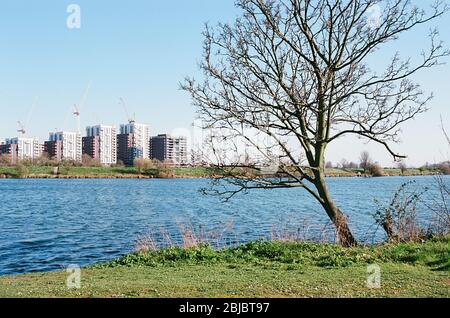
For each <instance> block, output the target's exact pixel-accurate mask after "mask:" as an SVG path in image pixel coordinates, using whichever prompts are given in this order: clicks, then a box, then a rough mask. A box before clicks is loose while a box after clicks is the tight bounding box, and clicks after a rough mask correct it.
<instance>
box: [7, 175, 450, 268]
mask: <svg viewBox="0 0 450 318" xmlns="http://www.w3.org/2000/svg"><path fill="white" fill-rule="evenodd" d="M408 180H416V184H415V186H416V187H418V188H424V187H431V188H432V187H433V185H434V180H433V178H432V177H416V178H403V177H390V178H376V179H365V178H330V179H329V180H328V182H329V186H330V190H331V192H332V193H333V196H334V198H335V200H336V202H337V204H338V205H339V206H340V207H341V208H342V210H343V211H344V212H345V213H346V214H347V215H348V216H349V219H350V224H351V227H352V229H353V231H354V232H355V234H356V236H357V237H358V238H359V239H366V238H367V235H368V233H372V232H373V230H374V227H373V223H374V222H373V218H372V217H371V215H372V214H373V212H374V210H375V204H374V199H375V198H377V199H379V200H382V201H383V200H384V201H386V200H388V198H389V197H391V196H392V192H393V191H395V189H397V188H398V187H399V186H400V185H401V184H402V183H404V182H406V181H408ZM207 182H208V181H207V180H197V179H180V180H44V179H42V180H0V229H1V232H0V274H16V273H24V272H34V271H51V270H58V269H61V268H63V267H66V266H68V265H69V264H79V265H81V266H83V265H87V264H92V263H95V262H98V261H104V260H110V259H113V258H116V257H118V256H120V255H123V254H125V253H128V252H130V251H132V250H133V247H134V244H135V240H136V239H137V238H138V237H140V236H142V235H145V234H148V233H155V234H156V236H155V238H156V239H158V238H159V239H161V240H163V238H164V235H162V236H161V235H160V234H161V233H164V232H167V233H169V234H170V235H171V237H172V240H173V241H174V242H173V243H178V242H179V241H180V227H183V226H190V225H192V227H193V228H194V229H196V230H197V232H200V233H201V232H205V233H209V235H211V236H212V237H214V235H215V236H216V237H221V240H222V241H223V242H231V243H236V242H245V241H250V240H255V239H259V238H267V237H270V236H271V235H273V233H276V232H277V231H278V230H279V229H280V228H284V227H287V228H288V229H289V230H291V231H293V232H295V231H300V229H301V232H302V233H303V234H305V233H307V234H308V236H309V235H311V237H313V236H316V237H317V236H318V235H320V229H321V228H322V227H323V226H324V225H326V223H327V222H328V219H327V218H326V216H325V214H324V212H323V211H322V210H321V208H320V207H319V206H318V204H317V203H315V202H314V201H313V200H312V199H311V198H310V197H309V196H308V195H307V194H306V193H305V192H304V191H302V190H301V189H292V190H291V189H287V190H270V191H253V192H250V193H249V194H247V195H239V196H237V197H235V198H234V199H233V200H231V201H230V202H227V203H222V202H221V201H220V199H219V198H217V197H209V196H203V195H202V194H200V193H199V191H198V190H199V189H200V188H202V187H204V186H205V185H206V184H207ZM446 182H450V178H446ZM435 194H436V193H435V192H434V191H433V189H431V190H429V191H428V192H427V194H426V197H427V198H431V197H432V196H433V195H435ZM427 213H428V212H427V211H425V210H423V212H422V215H421V218H422V219H424V220H426V219H427V218H429V217H430V216H429V214H427ZM213 233H214V234H213ZM205 235H206V234H205ZM381 235H382V233H380V232H378V233H377V234H376V235H375V236H374V238H375V239H376V240H379V239H381V238H382V236H381ZM163 241H164V240H163ZM165 241H166V242H167V239H165Z"/></svg>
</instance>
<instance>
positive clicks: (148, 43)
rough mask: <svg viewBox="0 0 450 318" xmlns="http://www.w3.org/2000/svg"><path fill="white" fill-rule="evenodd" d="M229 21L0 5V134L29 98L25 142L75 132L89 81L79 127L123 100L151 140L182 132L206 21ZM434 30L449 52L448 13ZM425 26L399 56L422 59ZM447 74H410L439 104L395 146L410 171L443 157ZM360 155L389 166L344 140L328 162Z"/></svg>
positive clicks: (227, 14)
mask: <svg viewBox="0 0 450 318" xmlns="http://www.w3.org/2000/svg"><path fill="white" fill-rule="evenodd" d="M71 3H76V4H79V5H80V7H81V29H75V30H70V29H68V28H67V27H66V19H67V16H68V13H67V12H66V9H67V6H68V5H69V4H71ZM236 14H237V11H236V9H235V8H234V5H233V1H232V0H221V1H211V0H172V1H155V0H145V1H144V0H134V1H128V2H124V1H103V0H96V1H92V0H89V1H87V0H72V1H61V0H43V1H25V0H3V1H2V3H1V6H0V41H1V43H2V45H1V47H2V49H1V50H0V110H1V114H0V137H12V136H14V135H16V129H17V126H16V122H17V120H22V121H26V119H27V116H28V114H29V112H30V109H31V105H32V103H33V99H34V97H35V96H39V102H38V105H37V107H36V109H35V111H34V112H33V116H32V117H31V120H30V122H29V124H28V127H27V128H28V132H29V135H33V136H37V137H39V138H41V140H43V139H45V138H47V136H48V133H49V132H50V131H53V130H55V129H56V128H58V129H65V130H74V129H75V127H76V122H75V119H74V117H73V116H68V114H69V109H70V107H71V105H73V104H75V103H79V102H80V100H81V98H82V95H83V93H84V91H85V89H86V86H87V85H88V83H89V82H90V81H92V86H91V90H90V93H89V96H88V98H87V101H86V104H85V106H84V108H83V109H82V119H81V122H82V126H86V125H90V124H95V123H97V122H98V121H101V122H104V123H109V124H114V125H117V126H118V125H119V124H120V123H123V122H125V121H126V115H125V112H124V110H123V109H122V107H121V106H120V105H119V98H120V97H123V98H124V99H125V100H126V101H127V104H128V109H129V112H130V113H136V119H137V120H138V121H141V122H146V123H149V124H150V125H151V132H152V134H157V133H162V132H171V131H173V130H174V129H176V128H189V127H190V124H191V123H192V121H193V119H194V110H193V108H192V107H191V106H190V99H189V97H188V96H187V95H186V93H184V92H182V91H179V89H178V84H179V82H180V81H181V80H182V79H183V78H184V77H185V76H186V75H189V76H190V75H196V74H198V70H197V63H198V61H199V59H200V58H201V52H202V37H201V32H202V30H203V26H204V23H205V22H210V23H213V24H214V23H216V22H217V21H225V22H227V21H231V20H232V19H233V18H234V16H235V15H236ZM435 24H436V25H438V26H439V28H440V30H441V38H442V39H443V40H444V41H445V42H446V43H447V46H450V34H449V33H448V32H447V33H446V32H444V31H445V30H449V29H450V19H449V16H448V15H447V18H446V19H440V20H439V21H437V22H436V23H435ZM428 29H429V26H427V27H425V28H422V29H420V30H417V31H414V33H413V34H409V35H408V36H406V37H404V38H402V39H401V41H400V42H399V43H398V44H397V47H396V49H398V50H400V52H401V53H405V54H414V53H416V52H420V49H421V47H424V48H425V47H426V44H427V42H422V40H426V37H425V35H426V32H427V31H428ZM391 49H392V48H391ZM382 58H383V57H382V55H380V61H379V62H380V63H381V62H382V61H381V59H382ZM375 63H378V61H377V60H376V58H375ZM449 71H450V67H449V65H445V66H442V67H440V68H437V69H434V70H433V71H431V72H424V73H421V74H419V75H418V76H417V77H416V79H417V80H418V81H419V82H420V83H421V84H422V85H423V88H424V89H425V90H426V91H434V93H435V95H436V98H435V99H434V100H433V102H432V103H430V105H429V106H430V108H431V111H430V112H428V113H427V114H425V115H423V116H421V117H420V119H418V120H416V121H414V122H411V123H409V124H407V125H406V126H404V134H403V138H402V139H403V143H402V144H400V145H398V146H397V149H398V150H399V151H403V152H405V153H407V154H408V155H409V157H410V159H409V160H408V162H409V163H410V164H422V163H424V162H425V161H429V162H436V161H441V160H444V159H446V158H448V157H449V155H448V152H449V149H448V147H446V146H445V143H444V139H443V136H442V134H441V132H440V129H439V116H440V115H442V116H443V117H444V121H445V122H446V123H447V126H450V124H449V123H450V112H449V108H450V105H449V101H450V89H449V82H450V75H449V74H450V72H449ZM449 130H450V127H449ZM363 149H369V150H370V151H371V152H372V153H373V157H374V158H375V159H377V160H379V161H380V162H382V163H383V164H385V165H389V164H390V163H391V161H392V160H391V159H390V158H389V156H388V155H386V154H385V152H384V151H383V150H382V148H380V147H378V146H376V145H370V144H369V145H366V144H361V143H360V142H356V141H355V142H351V143H349V142H348V140H341V141H339V142H338V143H337V144H336V145H334V146H332V147H331V148H330V151H329V153H328V159H329V160H332V161H340V159H341V158H344V157H345V158H347V159H348V160H357V158H358V155H359V153H360V152H361V151H362V150H363Z"/></svg>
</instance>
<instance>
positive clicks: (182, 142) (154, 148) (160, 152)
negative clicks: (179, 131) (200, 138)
mask: <svg viewBox="0 0 450 318" xmlns="http://www.w3.org/2000/svg"><path fill="white" fill-rule="evenodd" d="M187 157H188V155H187V139H186V137H173V136H170V135H168V134H160V135H158V136H155V137H152V138H151V139H150V158H152V159H156V160H159V161H168V162H171V163H172V164H174V165H185V164H187V163H188V158H187Z"/></svg>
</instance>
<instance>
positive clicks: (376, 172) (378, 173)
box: [370, 164, 384, 177]
mask: <svg viewBox="0 0 450 318" xmlns="http://www.w3.org/2000/svg"><path fill="white" fill-rule="evenodd" d="M370 174H371V175H372V177H383V176H384V170H383V168H381V166H380V165H378V164H373V165H372V166H371V167H370Z"/></svg>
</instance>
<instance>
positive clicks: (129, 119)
mask: <svg viewBox="0 0 450 318" xmlns="http://www.w3.org/2000/svg"><path fill="white" fill-rule="evenodd" d="M119 103H120V104H121V105H122V107H123V110H124V111H125V115H126V116H127V120H128V122H129V123H130V124H132V123H134V122H136V120H135V119H134V118H132V117H131V116H130V114H129V113H128V108H127V104H126V103H125V100H124V99H123V98H122V97H120V99H119Z"/></svg>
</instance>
